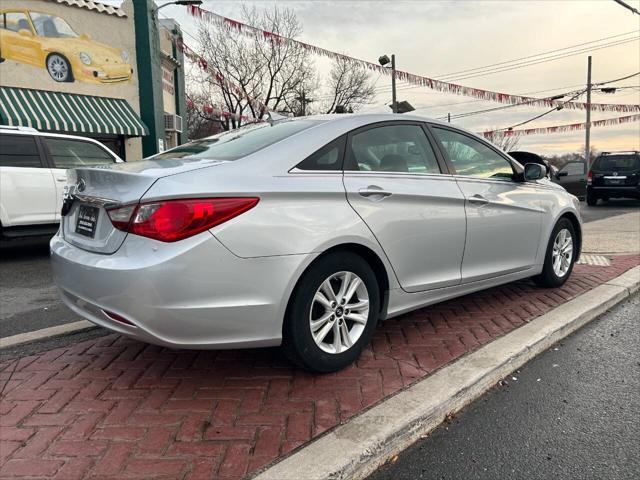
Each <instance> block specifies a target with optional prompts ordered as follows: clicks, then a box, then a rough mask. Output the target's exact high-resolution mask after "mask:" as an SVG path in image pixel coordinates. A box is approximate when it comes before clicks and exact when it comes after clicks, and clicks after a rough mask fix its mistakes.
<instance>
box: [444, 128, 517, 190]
mask: <svg viewBox="0 0 640 480" xmlns="http://www.w3.org/2000/svg"><path fill="white" fill-rule="evenodd" d="M433 131H434V133H435V135H436V137H437V138H438V140H440V143H441V144H442V146H443V147H444V149H445V151H446V152H447V155H448V156H449V160H451V163H452V164H453V166H454V168H455V169H456V174H457V175H464V176H469V177H479V178H498V179H509V180H510V179H512V177H513V168H512V167H511V164H510V163H509V162H508V161H507V160H506V159H505V158H504V157H502V156H501V155H499V154H498V153H497V152H495V151H494V150H493V149H491V148H489V147H488V146H487V145H485V144H484V143H482V142H479V141H478V140H475V139H473V138H471V137H469V136H467V135H463V134H461V133H457V132H454V131H452V130H448V129H444V128H438V127H434V128H433Z"/></svg>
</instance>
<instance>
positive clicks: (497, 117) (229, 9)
mask: <svg viewBox="0 0 640 480" xmlns="http://www.w3.org/2000/svg"><path fill="white" fill-rule="evenodd" d="M627 2H628V3H629V4H630V5H632V6H634V7H635V8H637V9H640V0H627ZM157 3H159V4H161V3H163V2H160V1H158V2H157ZM245 3H247V4H248V5H255V6H257V7H258V8H269V7H272V5H273V4H277V5H279V6H286V7H288V8H291V9H293V10H294V11H295V12H296V14H297V15H298V17H299V19H300V21H301V23H302V25H303V29H304V32H303V34H302V36H301V37H300V40H302V41H304V42H307V43H311V44H315V45H317V46H320V47H323V48H326V49H329V50H333V51H337V52H342V53H346V54H349V55H351V56H353V57H357V58H362V59H366V60H369V61H373V62H375V61H376V59H377V58H378V57H379V56H380V55H382V54H384V53H387V54H391V53H395V54H396V59H397V66H398V68H399V69H402V70H405V71H408V72H412V73H416V74H421V75H425V76H428V77H436V78H437V77H438V76H441V75H445V74H448V73H451V72H457V71H460V70H465V69H470V68H475V67H481V66H485V65H489V64H493V63H497V62H501V61H506V60H512V59H515V58H521V57H526V56H529V55H535V54H538V53H542V52H546V51H549V50H554V49H559V48H563V47H568V46H572V45H576V44H581V43H585V42H590V41H593V40H598V39H602V38H605V37H610V36H613V35H618V34H622V33H627V32H633V31H635V32H636V33H635V35H634V34H631V35H627V36H626V37H617V39H624V38H631V37H633V36H635V41H632V42H631V43H626V44H623V45H619V46H614V47H611V48H604V49H600V50H597V51H593V52H592V53H591V55H592V56H593V81H594V82H602V81H606V80H610V79H615V78H619V77H623V76H625V75H628V74H632V73H635V72H638V71H640V36H638V30H639V29H640V15H634V14H633V13H631V12H630V11H629V10H626V9H625V8H623V7H622V6H620V5H618V4H617V3H615V2H614V1H613V0H566V1H556V0H529V1H506V0H505V1H490V0H455V1H434V0H430V1H426V0H424V1H419V0H413V1H411V0H404V1H403V0H395V1H391V0H384V1H370V0H369V1H367V0H360V1H347V0H343V1H320V0H317V1H294V0H285V1H283V0H278V1H271V0H262V1H247V2H245ZM203 8H205V9H207V10H211V11H214V12H216V13H219V14H222V15H225V16H228V17H231V18H240V3H239V2H237V1H225V0H205V1H204V4H203ZM162 13H163V15H166V16H170V17H173V18H175V19H177V20H178V21H179V22H180V23H181V25H182V28H183V29H184V30H185V31H186V32H189V33H191V34H194V35H195V34H196V32H197V25H196V21H195V20H194V19H193V18H191V17H189V16H188V15H187V14H186V11H185V8H184V7H176V6H169V7H167V8H165V9H163V10H162ZM615 40H616V39H611V40H606V42H610V41H615ZM185 41H186V42H187V44H189V43H190V41H191V42H192V39H191V38H189V37H188V36H186V37H185ZM587 55H588V53H581V54H579V55H576V56H572V57H568V58H563V59H559V60H556V61H549V62H545V63H540V64H538V65H534V66H529V67H526V68H518V69H514V70H511V71H507V72H502V73H497V74H494V75H485V76H479V77H477V78H469V79H464V80H459V81H458V82H457V83H460V84H463V85H468V86H472V87H478V88H484V89H488V90H494V91H500V92H505V93H513V94H523V93H530V92H538V91H541V90H548V89H558V90H556V91H550V92H544V93H537V94H535V95H534V96H547V95H553V94H556V93H561V92H565V91H571V90H575V89H577V88H580V85H584V84H585V83H586V73H587ZM316 65H317V67H318V69H319V70H320V71H321V72H322V71H324V72H326V70H327V68H328V66H329V65H330V64H329V63H328V62H327V60H326V59H317V60H316ZM376 79H377V82H376V86H377V87H379V90H382V91H381V92H380V94H379V95H378V97H377V98H376V102H375V104H372V105H369V106H366V107H365V108H364V109H363V110H368V111H389V107H387V106H385V103H387V104H388V103H389V102H390V100H391V99H390V96H391V94H390V92H389V91H388V90H389V88H385V87H387V86H388V85H389V84H390V79H389V77H387V76H382V77H380V78H378V74H375V75H373V76H372V80H376ZM618 85H635V86H639V85H640V77H639V76H636V77H634V78H632V79H629V80H625V81H623V82H619V83H618ZM567 86H569V88H564V87H567ZM398 98H399V100H408V101H409V102H410V103H411V104H412V105H413V106H414V107H415V108H416V110H417V112H418V113H421V114H425V115H427V116H430V117H438V116H442V115H446V114H447V113H451V114H452V115H453V114H456V113H464V112H469V111H474V110H480V109H483V108H491V107H494V106H499V104H495V103H490V102H479V101H475V102H473V101H472V100H473V99H471V98H468V97H463V96H457V95H447V94H442V93H437V92H434V91H432V90H429V89H426V88H406V89H403V87H400V92H399V94H398ZM581 100H582V101H585V97H584V96H583V97H581ZM592 101H594V102H606V103H636V104H638V103H640V90H639V89H638V88H635V89H626V90H621V91H619V92H617V93H615V94H609V95H605V94H594V96H593V100H592ZM463 102H464V103H463ZM453 103H458V105H451V104H453ZM438 105H444V106H440V107H439V106H438ZM543 112H544V109H542V110H541V109H539V108H529V107H526V106H523V107H516V108H511V109H507V110H503V111H498V112H494V113H491V114H483V115H477V116H471V117H468V118H464V119H460V120H457V121H456V122H457V123H458V124H460V125H461V126H463V127H466V128H469V129H471V130H474V131H480V130H483V129H487V128H492V127H507V126H510V125H513V124H514V123H518V122H521V121H524V120H528V119H530V118H531V117H533V116H535V115H537V114H539V113H543ZM622 115H625V114H624V113H618V112H604V113H594V114H593V115H592V120H597V119H601V118H610V117H617V116H622ZM584 121H585V112H584V111H560V112H553V113H552V114H549V115H547V116H545V117H544V118H542V119H540V120H537V121H535V122H532V123H530V124H528V125H527V126H548V125H559V124H565V123H574V122H584ZM583 144H584V132H578V133H572V134H555V135H536V136H530V137H526V138H523V139H522V140H521V146H526V147H527V148H528V149H532V150H535V151H538V152H540V153H556V152H557V153H562V152H570V151H577V150H578V149H579V148H581V146H582V145H583ZM592 145H594V146H595V147H597V148H598V149H600V150H621V149H635V150H638V149H640V123H632V124H627V125H626V126H620V127H603V128H598V129H593V130H592Z"/></svg>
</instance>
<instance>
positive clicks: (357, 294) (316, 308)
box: [309, 271, 369, 354]
mask: <svg viewBox="0 0 640 480" xmlns="http://www.w3.org/2000/svg"><path fill="white" fill-rule="evenodd" d="M368 318H369V292H368V291H367V287H366V285H365V283H364V282H363V281H362V279H361V278H360V277H359V276H358V275H356V274H355V273H353V272H346V271H345V272H338V273H334V274H333V275H331V276H330V277H328V278H326V279H325V280H324V281H323V282H322V283H321V284H320V287H319V288H318V290H317V291H316V293H315V295H314V296H313V300H312V302H311V311H310V312H309V328H310V329H311V336H312V337H313V340H314V342H315V343H316V345H317V346H318V347H320V349H321V350H323V351H324V352H327V353H332V354H338V353H342V352H345V351H347V350H348V349H350V348H351V347H352V346H353V345H354V344H355V343H356V342H357V341H358V339H359V338H360V337H361V336H362V333H363V332H364V329H365V326H366V324H367V319H368Z"/></svg>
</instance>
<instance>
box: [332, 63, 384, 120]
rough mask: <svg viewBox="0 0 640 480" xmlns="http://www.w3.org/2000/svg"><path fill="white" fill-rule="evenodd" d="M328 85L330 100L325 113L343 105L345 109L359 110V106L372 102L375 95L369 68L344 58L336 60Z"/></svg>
mask: <svg viewBox="0 0 640 480" xmlns="http://www.w3.org/2000/svg"><path fill="white" fill-rule="evenodd" d="M327 87H328V89H329V100H328V101H327V102H326V103H325V105H324V106H323V110H324V112H325V113H334V112H335V111H336V108H337V107H341V108H342V109H343V111H347V110H352V111H353V110H357V109H358V107H359V106H361V105H363V104H367V103H370V102H371V100H372V99H373V97H374V96H375V89H374V86H373V83H372V82H370V80H369V74H368V73H367V70H366V69H365V68H364V67H363V66H362V65H357V64H354V63H353V62H349V61H348V60H346V59H344V58H338V59H337V60H335V62H334V64H333V66H332V67H331V71H330V72H329V79H328V81H327Z"/></svg>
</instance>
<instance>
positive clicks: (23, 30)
mask: <svg viewBox="0 0 640 480" xmlns="http://www.w3.org/2000/svg"><path fill="white" fill-rule="evenodd" d="M18 34H19V35H20V36H21V37H33V32H32V31H31V30H27V29H26V28H21V29H20V30H18Z"/></svg>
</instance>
